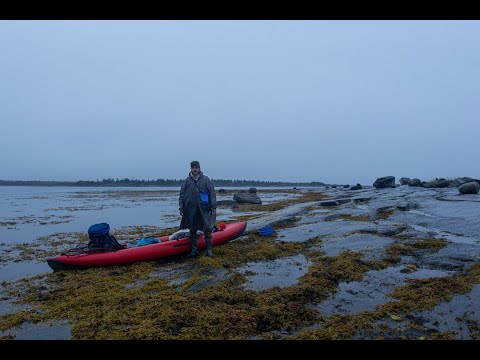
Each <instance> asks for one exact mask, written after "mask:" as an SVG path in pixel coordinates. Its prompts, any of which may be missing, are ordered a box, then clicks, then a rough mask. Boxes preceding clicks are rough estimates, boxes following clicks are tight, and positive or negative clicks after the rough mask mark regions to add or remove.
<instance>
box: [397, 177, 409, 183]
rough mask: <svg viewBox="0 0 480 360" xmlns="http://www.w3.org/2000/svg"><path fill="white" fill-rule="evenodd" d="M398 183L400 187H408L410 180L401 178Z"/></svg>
mask: <svg viewBox="0 0 480 360" xmlns="http://www.w3.org/2000/svg"><path fill="white" fill-rule="evenodd" d="M398 181H399V182H400V185H408V182H409V181H410V178H407V177H401V178H400V180H398Z"/></svg>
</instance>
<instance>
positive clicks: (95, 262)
mask: <svg viewBox="0 0 480 360" xmlns="http://www.w3.org/2000/svg"><path fill="white" fill-rule="evenodd" d="M246 227H247V223H246V222H245V221H240V222H235V223H232V224H226V226H225V228H224V229H223V230H219V231H216V232H214V233H212V246H215V245H219V244H222V243H224V242H227V241H229V240H233V239H236V238H238V237H239V236H241V235H242V234H243V232H244V231H245V228H246ZM157 239H158V240H159V241H160V242H158V243H155V244H149V245H143V246H136V247H132V248H125V249H120V250H117V251H109V252H94V253H91V252H90V253H81V252H80V253H79V252H75V251H72V252H69V253H66V254H64V255H61V256H56V257H53V258H49V259H47V262H48V265H49V266H50V267H51V268H52V269H53V270H54V271H57V270H66V269H78V268H89V267H97V266H113V265H126V264H131V263H135V262H139V261H150V260H158V259H162V258H167V257H171V256H176V255H182V254H187V253H189V252H190V251H191V243H190V239H189V238H183V239H179V240H170V239H169V237H168V236H162V237H159V238H157ZM197 246H198V250H199V251H201V250H203V249H205V238H204V237H203V235H202V236H199V237H198V242H197Z"/></svg>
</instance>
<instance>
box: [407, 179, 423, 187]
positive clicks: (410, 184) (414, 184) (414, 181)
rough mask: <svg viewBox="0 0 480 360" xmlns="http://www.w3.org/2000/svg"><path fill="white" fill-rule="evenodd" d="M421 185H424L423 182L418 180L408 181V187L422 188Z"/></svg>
mask: <svg viewBox="0 0 480 360" xmlns="http://www.w3.org/2000/svg"><path fill="white" fill-rule="evenodd" d="M421 185H422V182H421V181H420V179H417V178H413V179H411V180H409V181H408V186H421Z"/></svg>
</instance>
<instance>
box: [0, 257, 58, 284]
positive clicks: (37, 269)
mask: <svg viewBox="0 0 480 360" xmlns="http://www.w3.org/2000/svg"><path fill="white" fill-rule="evenodd" d="M50 272H53V270H52V269H51V268H50V266H48V264H47V262H46V261H45V262H43V263H37V262H13V263H9V264H7V265H5V266H1V267H0V280H4V281H12V280H19V279H22V278H26V277H31V276H35V275H38V274H42V273H50Z"/></svg>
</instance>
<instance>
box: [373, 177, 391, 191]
mask: <svg viewBox="0 0 480 360" xmlns="http://www.w3.org/2000/svg"><path fill="white" fill-rule="evenodd" d="M373 186H374V187H375V188H377V189H384V188H392V187H395V176H385V177H381V178H378V179H377V180H375V182H374V183H373Z"/></svg>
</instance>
